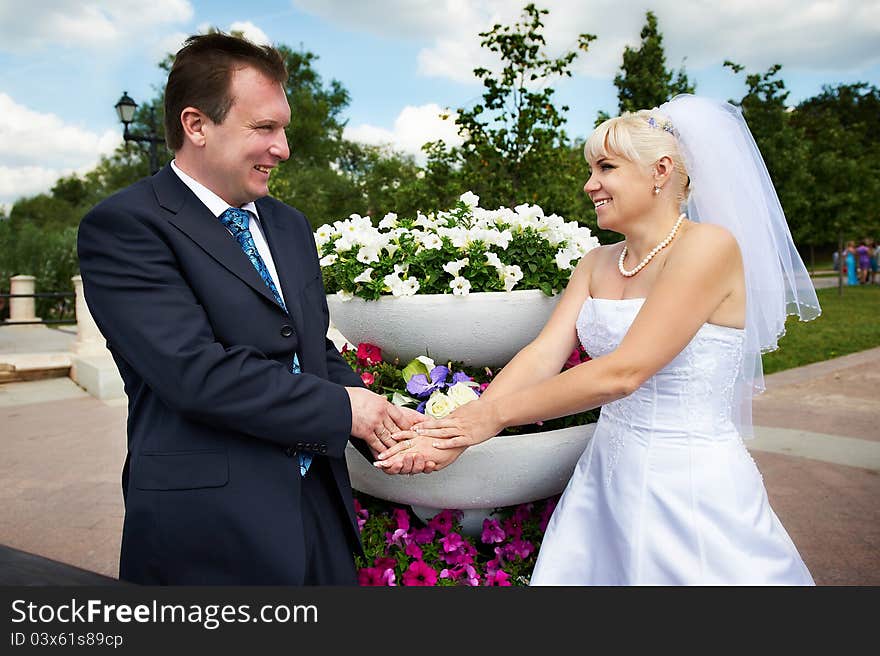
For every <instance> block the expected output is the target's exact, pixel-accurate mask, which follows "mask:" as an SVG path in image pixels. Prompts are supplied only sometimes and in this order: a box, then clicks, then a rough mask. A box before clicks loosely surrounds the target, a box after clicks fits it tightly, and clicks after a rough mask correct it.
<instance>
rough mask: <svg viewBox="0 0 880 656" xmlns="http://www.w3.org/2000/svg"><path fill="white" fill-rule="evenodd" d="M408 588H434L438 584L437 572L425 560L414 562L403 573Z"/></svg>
mask: <svg viewBox="0 0 880 656" xmlns="http://www.w3.org/2000/svg"><path fill="white" fill-rule="evenodd" d="M403 584H404V585H407V586H416V585H419V586H432V585H436V584H437V572H436V571H434V569H433V568H432V567H431V566H430V565H428V564H427V563H426V562H425V561H423V560H414V561H413V562H412V564H410V566H409V567H408V568H407V570H406V571H405V572H404V573H403Z"/></svg>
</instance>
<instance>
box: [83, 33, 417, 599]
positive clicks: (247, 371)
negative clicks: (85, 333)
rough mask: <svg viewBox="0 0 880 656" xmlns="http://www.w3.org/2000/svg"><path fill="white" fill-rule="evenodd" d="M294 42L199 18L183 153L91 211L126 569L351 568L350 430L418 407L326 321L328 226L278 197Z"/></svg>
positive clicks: (361, 433)
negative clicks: (208, 28)
mask: <svg viewBox="0 0 880 656" xmlns="http://www.w3.org/2000/svg"><path fill="white" fill-rule="evenodd" d="M286 81H287V72H286V70H285V66H284V62H283V60H282V58H281V56H280V54H279V53H278V52H277V51H276V50H274V49H273V48H270V47H261V46H257V45H254V44H252V43H250V42H248V41H245V40H243V39H238V38H234V37H231V36H227V35H224V34H208V35H201V36H194V37H191V38H189V39H188V40H187V42H186V45H185V46H184V47H183V49H181V51H180V52H178V53H177V56H176V58H175V61H174V65H173V68H172V70H171V73H170V74H169V77H168V83H167V86H166V90H165V132H166V140H167V143H168V146H169V147H170V148H171V150H173V151H174V157H175V158H174V161H173V162H172V163H171V164H170V165H168V166H166V167H165V168H164V169H163V170H161V171H160V172H159V173H157V174H156V175H154V176H153V177H151V178H147V179H144V180H141V181H139V182H137V183H136V184H134V185H132V186H131V187H128V188H127V189H124V190H122V191H121V192H119V193H117V194H115V195H114V196H112V197H110V198H108V199H106V200H105V201H103V202H102V203H100V204H99V205H97V206H96V207H95V208H94V209H92V210H91V211H90V212H89V213H88V214H87V215H86V217H85V218H84V219H83V221H82V224H81V225H80V230H79V241H78V249H79V259H80V270H81V272H82V277H83V285H84V288H85V295H86V299H87V301H88V304H89V308H90V310H91V312H92V314H93V315H94V318H95V321H96V322H97V324H98V326H99V327H100V329H101V331H102V333H103V334H104V335H105V336H106V337H107V345H108V348H109V349H110V351H111V353H112V354H113V357H114V360H115V361H116V364H117V366H118V367H119V372H120V374H121V375H122V378H123V380H124V382H125V391H126V394H127V395H128V413H129V416H128V455H127V457H126V460H125V465H124V467H123V472H122V492H123V498H124V500H125V523H124V527H123V535H122V551H121V560H120V568H119V576H120V578H121V579H124V580H127V581H132V582H136V583H143V584H190V585H192V584H195V585H198V584H233V585H234V584H272V585H348V584H355V583H356V581H357V579H356V574H355V566H354V561H353V556H352V553H353V552H358V551H359V550H360V542H359V536H358V531H357V528H356V526H357V524H356V520H355V517H354V512H353V508H352V492H351V484H350V481H349V477H348V471H347V468H346V463H345V457H344V454H343V452H344V449H345V446H346V443H347V442H348V441H349V439H353V440H354V443H355V445H356V446H358V447H359V448H360V449H361V451H362V452H363V453H364V455H365V456H366V457H368V458H370V459H371V460H372V459H373V456H374V455H375V454H376V453H378V452H381V451H383V450H385V448H386V447H387V446H390V445H392V444H393V443H394V442H393V440H391V439H390V435H391V433H393V432H395V431H397V430H398V429H405V428H409V426H410V425H411V423H412V421H413V418H421V415H419V414H418V413H415V412H414V411H407V410H402V409H400V408H397V407H396V406H393V405H391V404H389V403H388V402H387V401H386V400H385V398H384V397H382V396H379V395H377V394H374V393H372V392H370V391H368V390H366V389H365V388H364V387H363V384H362V382H361V380H360V377H359V376H358V375H357V374H355V373H354V372H353V371H352V370H351V368H350V367H349V366H348V365H347V364H346V363H345V361H344V360H343V359H342V357H341V356H340V355H339V353H338V352H337V351H336V349H335V348H334V346H333V343H332V342H331V341H329V340H328V339H327V338H326V333H327V328H328V321H329V319H328V312H327V305H326V301H325V296H324V288H323V285H322V280H321V269H320V266H319V264H318V258H317V252H316V248H315V242H314V237H313V235H312V231H311V228H310V226H309V223H308V221H307V220H306V218H305V217H304V216H303V215H302V214H301V213H300V212H298V211H297V210H295V209H293V208H292V207H289V206H287V205H285V204H284V203H281V202H279V201H277V200H275V199H272V198H269V197H268V196H267V194H268V186H267V185H268V181H269V176H270V174H271V171H272V169H273V168H274V167H276V166H277V165H278V164H279V163H280V162H282V161H284V160H286V159H287V158H288V157H289V155H290V150H289V148H288V145H287V140H286V137H285V131H284V130H285V127H287V125H288V123H289V122H290V107H289V105H288V102H287V97H286V95H285V91H284V86H283V85H284V84H285V83H286Z"/></svg>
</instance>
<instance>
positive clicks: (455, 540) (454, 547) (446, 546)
mask: <svg viewBox="0 0 880 656" xmlns="http://www.w3.org/2000/svg"><path fill="white" fill-rule="evenodd" d="M440 544H442V545H443V551H445V552H446V553H452V552H455V551H458V550H459V549H461V548H462V546H463V545H464V544H465V542H464V540H463V539H462V537H461V535H459V534H458V533H450V534H449V535H447V536H446V537H445V538H441V539H440Z"/></svg>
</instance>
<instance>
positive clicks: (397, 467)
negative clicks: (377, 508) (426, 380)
mask: <svg viewBox="0 0 880 656" xmlns="http://www.w3.org/2000/svg"><path fill="white" fill-rule="evenodd" d="M401 410H407V411H408V412H410V413H411V412H415V411H409V410H408V409H406V408H401ZM415 414H416V415H417V417H416V418H414V419H413V421H412V424H411V426H409V427H408V429H405V430H401V431H397V432H393V433H392V434H391V435H390V436H389V437H390V439H391V440H393V441H394V442H395V443H394V444H393V445H391V446H389V447H388V448H386V449H384V450H382V451H380V452H379V453H378V454H377V460H376V462H375V463H374V464H375V465H376V467H379V468H380V469H382V470H383V471H384V472H385V473H386V474H419V473H425V474H430V473H431V472H435V471H440V470H441V469H443V468H445V467H448V466H449V465H450V464H451V463H453V462H454V461H455V460H456V459H457V458H458V457H459V456H460V455H461V454H462V453H463V452H464V450H465V449H466V448H467V447H469V446H473V445H474V444H479V443H480V442H485V441H486V440H488V439H489V438H491V437H493V436H495V435H497V434H498V432H500V431H501V429H502V428H503V425H502V424H501V422H500V420H499V419H498V414H497V412H496V411H495V408H494V406H493V405H492V404H490V403H489V402H486V401H483V402H481V401H479V400H477V401H471V402H470V403H467V404H465V405H463V406H461V407H459V408H457V409H456V410H455V411H454V412H452V413H450V414H449V415H446V416H445V417H443V418H442V419H430V418H426V417H425V415H422V414H421V413H418V412H416V413H415ZM406 416H407V418H408V419H409V418H411V417H412V415H411V414H407V415H406Z"/></svg>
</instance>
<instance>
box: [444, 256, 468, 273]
mask: <svg viewBox="0 0 880 656" xmlns="http://www.w3.org/2000/svg"><path fill="white" fill-rule="evenodd" d="M468 264H470V260H469V259H468V258H464V259H462V260H455V261H454V262H447V263H446V264H444V265H443V270H444V271H445V272H446V273H448V274H449V275H450V276H457V275H458V272H459V271H461V270H462V268H463V267H466V266H467V265H468Z"/></svg>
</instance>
